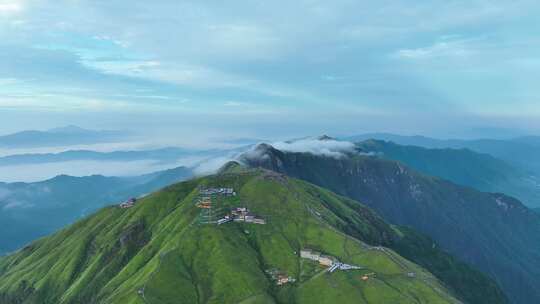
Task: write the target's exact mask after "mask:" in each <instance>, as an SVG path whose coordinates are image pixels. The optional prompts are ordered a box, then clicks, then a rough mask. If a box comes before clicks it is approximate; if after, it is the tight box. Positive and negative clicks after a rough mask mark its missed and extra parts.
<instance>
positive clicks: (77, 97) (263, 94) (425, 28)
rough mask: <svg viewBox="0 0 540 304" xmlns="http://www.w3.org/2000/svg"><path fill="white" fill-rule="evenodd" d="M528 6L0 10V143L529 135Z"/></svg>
mask: <svg viewBox="0 0 540 304" xmlns="http://www.w3.org/2000/svg"><path fill="white" fill-rule="evenodd" d="M539 8H540V4H539V3H538V2H537V1H528V0H527V1H525V0H520V1H484V0H478V1H442V0H436V1H415V2H414V3H411V2H410V1H363V2H361V3H360V2H358V1H347V0H338V1H331V2H328V1H295V2H294V3H290V1H270V2H269V1H227V2H226V3H215V2H212V1H169V0H162V1H157V2H155V1H154V2H148V1H145V2H142V1H141V2H136V3H134V2H133V1H124V0H120V1H50V0H0V133H2V134H6V133H10V132H15V131H19V130H22V129H47V128H53V127H58V126H63V125H68V124H74V125H79V126H82V127H85V128H93V129H126V130H134V131H137V132H141V133H146V134H149V135H152V136H153V137H167V138H171V137H175V138H182V140H185V141H190V140H200V138H201V137H204V138H216V137H221V136H226V137H257V138H261V137H262V138H291V137H295V136H304V135H315V134H322V133H330V134H333V135H337V134H338V135H350V134H356V133H366V132H394V133H401V134H424V135H429V136H438V137H445V138H448V137H469V138H470V137H501V136H517V135H528V134H538V133H540V132H539V131H540V123H539V121H540V120H539V119H538V118H540V107H539V106H538V104H539V103H538V96H539V95H540V94H539V93H540V92H539V91H540V86H538V84H537V79H539V77H540V57H539V56H540V55H538V54H540V52H539V51H540V39H539V38H538V35H537V31H535V29H536V28H537V27H538V25H539V23H540V21H538V18H537V16H538V14H537V12H539Z"/></svg>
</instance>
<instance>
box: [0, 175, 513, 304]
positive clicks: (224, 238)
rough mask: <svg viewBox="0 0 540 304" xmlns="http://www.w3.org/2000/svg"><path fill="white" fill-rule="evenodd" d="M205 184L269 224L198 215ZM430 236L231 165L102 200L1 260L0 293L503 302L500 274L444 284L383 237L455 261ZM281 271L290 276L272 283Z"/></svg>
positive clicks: (320, 192)
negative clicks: (228, 191) (127, 199)
mask: <svg viewBox="0 0 540 304" xmlns="http://www.w3.org/2000/svg"><path fill="white" fill-rule="evenodd" d="M232 172H234V173H232ZM207 187H233V188H234V190H235V192H236V194H237V195H235V196H230V197H217V198H214V199H213V201H214V203H213V206H215V207H214V209H215V211H214V212H216V213H219V212H220V211H219V210H221V211H222V212H224V210H227V209H228V208H232V207H247V208H249V210H250V212H253V213H255V214H256V215H257V216H259V217H263V218H264V219H265V220H266V224H264V225H258V224H251V223H245V222H229V223H225V224H223V225H215V224H204V223H205V222H206V221H207V220H208V217H206V216H202V215H201V213H203V212H204V211H202V210H203V209H202V208H197V204H196V202H197V197H198V196H199V193H200V191H201V190H202V189H203V188H207ZM204 210H207V209H204ZM427 245H428V246H427V248H425V247H424V246H425V244H424V242H423V240H421V239H420V240H419V239H417V238H416V237H415V234H409V231H408V230H407V229H403V230H402V229H401V228H399V227H393V226H390V225H388V224H386V223H385V222H384V221H383V220H382V219H381V218H380V217H378V216H377V215H376V214H375V213H373V212H372V211H371V210H369V209H368V208H366V207H363V206H362V205H361V204H359V203H357V202H353V201H351V200H349V199H346V198H344V197H340V196H337V195H335V194H333V193H331V192H329V191H327V190H324V189H321V188H319V187H316V186H314V185H310V184H308V183H306V182H302V181H299V180H296V179H291V178H289V177H286V176H283V175H280V174H277V173H274V172H271V171H266V170H249V171H245V170H242V169H239V168H238V166H234V165H233V166H230V165H229V168H228V169H227V170H225V172H222V174H219V175H214V176H209V177H204V178H199V179H195V180H190V181H187V182H183V183H180V184H176V185H173V186H169V187H167V188H165V189H163V190H162V191H159V192H157V193H154V194H152V195H149V196H147V197H145V198H144V199H142V200H140V201H139V202H138V203H137V204H136V205H135V206H134V207H132V208H129V209H120V208H118V207H107V208H104V209H102V210H100V211H99V212H97V213H96V214H94V215H92V216H89V217H87V218H85V219H83V220H81V221H79V222H77V223H75V224H74V225H71V226H70V227H67V228H65V229H64V230H62V231H60V232H58V233H55V234H53V235H51V236H49V237H46V238H43V239H41V240H39V241H37V242H34V243H33V244H31V245H29V246H27V247H25V248H24V249H22V250H20V251H18V252H17V253H15V254H13V255H11V256H8V257H5V258H2V259H0V302H3V303H28V304H31V303H40V304H47V303H55V304H56V303H66V304H67V303H345V304H346V303H461V302H460V301H459V300H458V299H456V297H457V296H458V295H463V294H465V295H467V294H469V293H473V294H476V295H477V296H478V297H480V298H484V299H486V300H485V301H480V302H475V303H504V302H505V300H504V298H501V294H500V291H499V290H498V289H497V288H496V285H493V284H490V281H489V280H486V279H485V278H484V277H482V276H481V275H479V274H478V273H475V272H474V271H471V270H470V269H469V268H467V267H466V266H464V267H462V268H455V269H454V268H451V269H447V272H449V273H451V272H453V271H456V270H457V269H459V270H462V271H463V273H462V275H463V278H464V280H466V283H469V284H465V285H463V286H462V289H457V288H455V287H454V288H452V286H443V284H442V283H441V282H440V281H439V280H438V279H437V278H435V277H434V276H433V275H432V274H430V273H429V272H427V271H426V270H425V269H423V268H421V267H419V266H418V265H416V264H414V263H411V262H410V261H408V260H406V259H405V258H403V257H402V256H400V255H399V254H397V253H396V252H395V251H393V250H391V249H388V248H387V247H386V246H396V247H397V246H402V247H404V248H409V249H411V250H412V249H413V248H417V249H418V251H415V252H417V253H419V254H420V255H424V254H425V255H426V256H429V259H431V261H432V263H433V264H439V265H442V264H445V263H448V262H449V261H452V259H451V258H449V259H446V258H445V259H441V258H440V257H439V255H438V254H442V255H443V256H444V253H440V252H438V251H437V249H436V248H434V247H433V243H432V242H430V241H428V242H427ZM382 246H384V247H382ZM308 248H309V249H312V250H317V251H319V252H321V253H324V254H325V255H327V256H329V257H331V258H333V259H339V261H341V262H343V263H347V264H350V265H355V266H359V267H361V269H358V270H349V271H342V270H337V271H335V272H332V273H330V272H327V271H326V268H325V267H320V266H319V265H318V263H317V262H314V261H311V260H308V259H304V258H301V257H300V256H299V255H300V254H299V253H300V251H301V250H305V249H308ZM280 272H281V273H282V274H283V276H282V277H279V278H281V279H283V280H285V281H287V280H289V279H293V280H295V281H294V282H289V283H286V284H284V285H283V286H277V284H276V283H277V282H276V280H275V279H276V278H277V277H278V273H280ZM455 274H457V275H459V274H458V273H455ZM467 280H468V281H467ZM458 281H459V280H458ZM489 301H490V302H489ZM469 303H473V302H469Z"/></svg>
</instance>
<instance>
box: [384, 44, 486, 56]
mask: <svg viewBox="0 0 540 304" xmlns="http://www.w3.org/2000/svg"><path fill="white" fill-rule="evenodd" d="M470 42H471V41H470V40H447V41H438V42H436V43H434V44H432V45H430V46H427V47H422V48H414V49H401V50H399V51H397V52H396V53H395V54H394V56H395V57H397V58H402V59H433V58H442V57H445V58H447V57H452V58H459V57H462V58H463V57H467V56H471V55H473V54H474V53H476V52H477V51H476V50H475V49H473V48H472V46H471V45H470V44H469V43H470Z"/></svg>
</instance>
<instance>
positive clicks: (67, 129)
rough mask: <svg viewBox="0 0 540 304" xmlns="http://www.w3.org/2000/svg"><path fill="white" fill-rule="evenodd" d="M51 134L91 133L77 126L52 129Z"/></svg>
mask: <svg viewBox="0 0 540 304" xmlns="http://www.w3.org/2000/svg"><path fill="white" fill-rule="evenodd" d="M49 132H51V133H82V132H89V130H87V129H84V128H81V127H79V126H76V125H67V126H64V127H58V128H53V129H50V130H49Z"/></svg>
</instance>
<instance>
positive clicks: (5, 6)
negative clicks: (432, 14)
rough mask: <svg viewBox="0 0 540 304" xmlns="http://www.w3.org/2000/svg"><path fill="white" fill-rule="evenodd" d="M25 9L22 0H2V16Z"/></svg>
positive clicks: (0, 7) (0, 4)
mask: <svg viewBox="0 0 540 304" xmlns="http://www.w3.org/2000/svg"><path fill="white" fill-rule="evenodd" d="M23 9H24V3H23V1H20V0H0V16H1V15H10V14H15V13H19V12H21V11H22V10H23Z"/></svg>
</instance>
